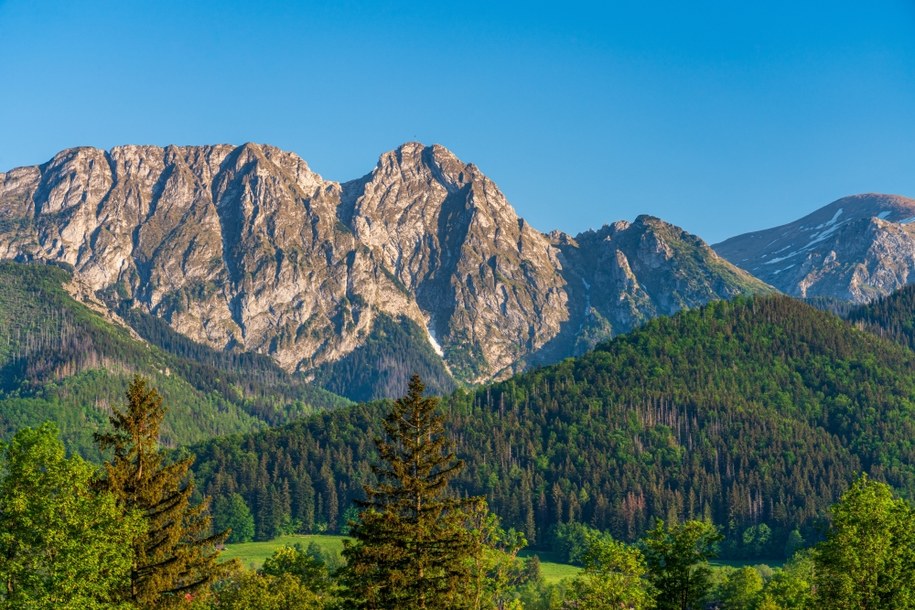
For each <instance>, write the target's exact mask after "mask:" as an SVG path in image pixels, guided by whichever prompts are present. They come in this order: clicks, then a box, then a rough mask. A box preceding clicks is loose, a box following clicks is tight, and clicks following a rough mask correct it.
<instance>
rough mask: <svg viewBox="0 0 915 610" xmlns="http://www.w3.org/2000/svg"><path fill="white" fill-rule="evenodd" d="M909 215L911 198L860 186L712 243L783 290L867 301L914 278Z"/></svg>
mask: <svg viewBox="0 0 915 610" xmlns="http://www.w3.org/2000/svg"><path fill="white" fill-rule="evenodd" d="M913 222H915V200H913V199H909V198H906V197H901V196H899V195H881V194H878V193H866V194H861V195H853V196H850V197H843V198H842V199H839V200H837V201H834V202H832V203H830V204H829V205H827V206H824V207H822V208H820V209H818V210H816V211H814V212H813V213H811V214H808V215H806V216H804V217H803V218H800V219H798V220H796V221H794V222H791V223H788V224H785V225H782V226H779V227H774V228H772V229H765V230H763V231H755V232H753V233H746V234H744V235H738V236H736V237H732V238H730V239H728V240H726V241H723V242H721V243H720V244H717V245H715V246H714V247H715V250H716V251H717V252H718V253H719V254H721V256H723V257H725V258H726V259H728V260H729V261H731V262H732V263H734V264H735V265H738V266H739V267H742V268H743V269H746V270H747V271H749V272H750V273H752V274H753V275H755V276H756V277H758V278H760V279H762V280H763V281H766V282H768V283H770V284H772V285H773V286H775V287H777V288H778V289H780V290H782V291H783V292H785V293H787V294H791V295H795V296H800V297H813V296H828V297H836V298H841V299H846V300H850V301H853V302H866V301H869V300H871V299H873V298H875V297H878V296H882V295H886V294H889V293H890V292H892V291H894V290H896V289H897V288H900V287H902V286H904V285H906V284H908V283H910V282H912V281H913V280H915V224H912V223H913Z"/></svg>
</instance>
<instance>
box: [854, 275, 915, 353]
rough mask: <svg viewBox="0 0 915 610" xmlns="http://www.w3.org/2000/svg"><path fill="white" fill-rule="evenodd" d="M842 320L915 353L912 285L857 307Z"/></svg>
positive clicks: (914, 299)
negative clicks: (914, 350) (899, 344)
mask: <svg viewBox="0 0 915 610" xmlns="http://www.w3.org/2000/svg"><path fill="white" fill-rule="evenodd" d="M844 317H845V318H846V319H847V320H848V321H849V322H851V323H852V324H855V325H856V326H858V327H859V328H863V329H864V330H867V331H868V332H872V333H874V334H876V335H879V336H881V337H885V338H887V339H890V340H891V341H895V342H897V343H901V344H902V345H905V346H906V347H908V348H909V349H915V285H909V286H905V287H903V288H900V289H899V290H897V291H896V292H894V293H892V294H890V295H887V296H885V297H882V298H880V299H877V300H875V301H873V302H872V303H868V304H866V305H861V306H859V307H856V308H854V309H852V310H851V311H849V312H847V313H846V314H845V316H844Z"/></svg>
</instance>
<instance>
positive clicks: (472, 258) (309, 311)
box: [0, 142, 767, 387]
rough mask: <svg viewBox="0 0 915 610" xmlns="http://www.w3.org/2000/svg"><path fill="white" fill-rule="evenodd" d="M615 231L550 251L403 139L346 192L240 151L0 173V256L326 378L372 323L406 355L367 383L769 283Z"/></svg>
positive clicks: (134, 153) (491, 199) (135, 153)
mask: <svg viewBox="0 0 915 610" xmlns="http://www.w3.org/2000/svg"><path fill="white" fill-rule="evenodd" d="M611 229H612V231H611V232H614V234H613V235H612V236H611V235H610V234H607V235H603V233H601V235H602V237H601V238H600V239H596V238H594V237H593V236H591V237H589V235H590V234H587V233H586V234H582V235H580V236H578V237H576V238H574V239H573V238H571V237H567V239H565V240H558V241H557V240H556V239H552V238H551V237H548V236H546V235H544V234H542V233H540V232H538V231H536V230H535V229H533V228H532V227H531V226H530V225H529V224H528V223H527V222H525V221H524V220H523V219H522V218H520V217H519V216H518V214H517V213H516V212H515V210H514V208H512V206H511V205H510V204H509V202H508V201H507V200H506V198H505V196H504V194H503V193H502V192H501V191H500V190H499V188H498V187H497V186H496V184H495V183H494V182H492V181H491V180H490V179H489V178H487V177H486V176H485V174H483V172H482V171H480V169H479V168H477V167H476V166H474V165H473V164H470V163H465V162H464V161H462V160H460V159H459V158H458V157H457V156H455V155H454V154H453V153H451V152H450V151H449V150H447V149H446V148H444V147H443V146H440V145H431V146H427V145H424V144H421V143H417V142H408V143H405V144H403V145H401V146H400V147H398V148H397V149H395V150H393V151H389V152H386V153H384V154H382V155H381V156H380V157H379V160H378V163H377V165H376V166H375V168H374V169H372V170H371V171H370V172H369V173H368V174H366V175H364V176H363V177H362V178H359V179H356V180H352V181H349V182H343V183H339V182H334V181H330V180H325V179H324V178H322V177H321V176H320V175H319V174H317V173H315V172H314V171H312V170H311V169H310V167H309V166H308V164H307V163H306V162H305V161H304V160H303V159H301V158H300V157H299V156H298V155H295V154H294V153H291V152H287V151H283V150H281V149H279V148H275V147H272V146H268V145H263V144H253V143H247V144H243V145H241V146H232V145H225V144H222V145H214V146H166V147H164V148H163V147H157V146H134V145H130V146H118V147H115V148H113V149H111V150H110V151H104V150H100V149H95V148H74V149H69V150H66V151H62V152H61V153H59V154H57V155H55V157H54V158H53V159H51V160H50V161H49V162H48V163H45V164H43V165H40V166H32V167H23V168H17V169H14V170H11V171H9V172H6V173H3V174H0V258H12V259H18V260H42V261H49V262H59V263H67V264H69V265H72V266H73V267H74V269H75V270H76V273H77V274H78V276H79V278H80V280H81V281H83V282H84V283H86V284H87V285H88V286H90V287H91V289H92V290H94V291H95V292H96V293H97V294H98V295H99V296H100V297H101V298H103V299H104V300H106V302H108V303H110V304H112V305H119V306H128V307H132V308H136V309H139V310H141V311H143V312H147V313H151V314H153V315H155V316H158V317H160V318H162V319H163V320H165V321H166V322H168V324H169V325H170V326H171V327H172V328H173V329H174V330H176V331H178V332H180V333H182V334H184V335H186V336H187V337H190V338H191V339H194V340H195V341H199V342H201V343H204V344H206V345H208V346H211V347H214V348H217V349H232V350H234V349H243V350H249V351H256V352H261V353H266V354H269V355H271V356H272V357H273V358H274V359H275V360H276V361H277V362H278V363H279V364H280V365H281V366H283V367H284V368H286V369H287V370H301V371H306V372H308V371H318V370H320V374H321V375H322V376H324V377H326V376H328V375H333V374H335V373H334V372H333V371H328V369H327V367H333V366H337V365H336V364H335V363H340V362H343V361H342V360H341V359H343V358H344V357H347V358H350V357H351V356H353V355H354V354H357V355H358V354H359V353H360V350H363V349H364V348H366V346H367V345H368V344H369V343H372V342H375V343H373V345H376V344H377V342H378V341H381V342H383V341H385V340H390V337H388V339H385V336H387V335H384V333H383V332H382V330H379V329H391V328H402V329H406V330H403V333H405V334H403V335H402V336H401V338H400V339H397V340H398V341H402V342H403V341H406V342H408V343H409V342H410V341H413V342H414V343H415V342H416V341H420V342H421V343H422V346H419V345H415V344H410V345H413V347H410V345H405V346H404V345H402V346H400V347H398V349H397V350H388V352H387V353H386V356H385V357H386V358H388V360H386V361H384V362H381V361H379V362H374V363H373V364H372V365H371V366H374V367H375V369H371V370H382V369H386V370H393V369H398V370H399V368H403V367H404V366H406V365H403V364H400V365H399V364H396V362H395V360H396V358H397V357H398V356H397V353H398V351H404V350H412V349H414V348H416V349H420V348H422V349H424V350H427V351H428V350H429V349H430V348H431V349H432V350H434V352H430V353H432V354H433V356H432V357H434V358H439V359H440V363H441V364H440V365H439V366H441V365H442V364H443V365H444V366H446V367H447V370H448V371H450V374H451V375H453V376H454V377H455V378H456V379H458V380H460V381H468V382H480V381H485V380H488V379H492V378H499V377H503V376H506V375H509V374H511V373H512V372H514V371H517V370H520V369H522V368H524V367H526V366H528V365H530V364H531V363H532V362H546V361H550V360H552V359H556V358H561V357H565V356H567V355H569V354H570V353H572V352H573V351H574V350H579V349H580V348H581V345H588V344H591V343H592V342H593V341H596V340H600V339H603V338H606V337H607V336H609V335H611V334H615V333H619V332H623V331H626V330H629V329H631V328H632V327H633V326H634V325H637V324H639V323H641V322H642V321H643V320H645V319H647V318H648V317H650V316H652V315H657V314H659V313H667V312H671V311H673V310H675V309H677V308H680V307H684V306H693V305H698V304H701V303H704V302H706V301H707V300H709V299H714V298H726V297H729V296H731V295H733V294H736V293H739V292H746V291H760V290H766V289H767V288H766V287H765V286H764V285H763V284H761V283H759V282H754V281H753V280H752V279H751V278H748V276H746V275H745V274H743V273H742V272H740V271H738V270H736V269H735V268H733V267H731V266H730V265H727V264H726V263H724V262H723V261H720V259H717V257H716V258H715V259H713V258H711V257H709V256H708V255H707V254H708V252H706V251H707V250H708V248H707V246H705V244H704V243H703V242H702V241H701V240H699V239H698V238H695V237H694V236H688V234H686V233H684V232H682V231H681V230H679V229H677V228H676V227H671V226H670V225H667V224H666V223H663V222H662V221H659V220H656V219H651V218H649V217H640V218H638V219H636V220H635V221H634V222H633V223H616V224H614V225H612V226H611ZM601 231H602V232H603V231H604V230H603V229H602V230H601ZM686 274H691V275H690V278H691V279H687V275H686ZM585 284H589V285H591V286H594V287H595V288H594V289H593V290H592V289H590V288H585ZM385 320H387V321H386V322H384V323H383V324H380V322H382V321H385ZM392 321H393V322H395V324H393V325H392V324H391V323H390V322H392ZM398 325H399V326H398ZM385 332H387V331H385ZM398 332H400V331H398ZM379 333H382V335H379ZM585 335H586V336H585ZM366 349H367V348H366ZM372 349H376V348H372ZM435 352H437V353H438V354H439V355H435ZM372 353H378V352H377V351H373V352H372ZM391 358H394V359H395V360H390V359H391ZM357 360H358V359H357ZM341 366H342V365H341ZM369 368H371V367H369ZM370 373H371V371H369V373H366V374H370ZM446 374H447V373H446ZM388 386H390V384H388ZM386 387H387V386H386Z"/></svg>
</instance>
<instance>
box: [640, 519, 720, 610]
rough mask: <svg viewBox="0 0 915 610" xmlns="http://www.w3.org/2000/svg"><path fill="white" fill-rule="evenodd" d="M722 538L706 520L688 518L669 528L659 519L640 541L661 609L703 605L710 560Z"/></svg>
mask: <svg viewBox="0 0 915 610" xmlns="http://www.w3.org/2000/svg"><path fill="white" fill-rule="evenodd" d="M721 539H722V536H721V534H720V533H719V532H718V529H717V528H716V527H715V526H714V525H712V524H711V523H708V522H706V521H697V520H691V521H685V522H683V523H680V524H678V525H673V526H670V527H668V526H667V525H665V523H664V522H663V521H660V520H659V521H658V522H657V524H655V526H654V528H652V529H651V530H650V531H649V532H648V534H647V535H646V536H645V538H644V539H643V540H642V542H641V546H642V549H643V552H644V553H645V559H646V561H647V563H648V569H649V572H650V580H651V582H652V584H654V586H655V588H656V590H657V596H656V598H655V600H656V605H657V607H658V608H659V609H660V610H693V609H694V608H700V607H701V606H702V603H703V599H704V598H705V595H706V593H708V590H709V587H710V583H709V576H710V570H709V567H708V560H709V559H711V558H712V557H715V555H716V554H717V545H718V542H720V541H721Z"/></svg>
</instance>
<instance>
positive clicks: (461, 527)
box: [343, 375, 474, 610]
mask: <svg viewBox="0 0 915 610" xmlns="http://www.w3.org/2000/svg"><path fill="white" fill-rule="evenodd" d="M423 391H424V386H423V383H422V381H420V379H419V377H418V376H416V375H414V376H413V377H412V378H411V379H410V383H409V389H408V391H407V394H406V395H405V396H403V397H402V398H400V399H398V400H397V401H396V402H395V403H394V406H393V408H392V409H391V411H390V413H388V414H387V415H386V416H385V418H384V422H383V426H384V438H378V439H375V444H376V447H377V448H378V454H379V457H380V463H378V464H373V465H372V472H374V474H375V476H376V477H377V479H378V484H377V485H374V486H370V485H367V486H365V488H364V489H365V493H366V496H367V498H366V500H364V501H360V502H357V504H358V505H359V506H360V507H361V508H362V512H361V513H360V516H359V519H358V520H357V521H356V522H355V523H354V524H353V526H352V528H351V531H350V535H351V536H352V537H353V538H355V543H354V544H350V545H347V546H346V548H345V549H344V551H343V554H344V556H345V557H346V560H347V567H346V571H345V575H344V579H345V582H346V584H347V586H348V588H349V590H350V594H351V598H352V599H351V603H352V605H353V606H355V607H357V608H366V609H372V610H380V609H387V608H391V609H394V608H396V609H399V610H420V609H427V608H428V609H436V610H448V609H456V608H466V607H468V605H469V604H470V603H471V600H472V595H471V594H470V584H471V578H470V576H471V561H470V558H471V557H470V556H471V553H472V546H473V545H472V539H471V534H470V532H469V531H468V529H467V527H466V526H467V518H468V513H467V509H468V508H469V506H470V504H471V502H473V501H474V500H462V499H460V498H457V497H455V496H454V495H452V494H451V493H450V492H449V490H448V481H449V480H450V479H451V478H453V477H454V476H455V475H457V474H458V473H459V472H460V470H461V469H462V468H463V466H464V464H463V462H462V461H460V460H458V459H456V458H455V456H454V453H452V452H451V451H450V450H449V447H448V444H449V443H448V439H447V438H446V436H445V431H444V419H443V417H442V415H441V414H440V413H439V412H438V399H437V398H428V397H424V396H423Z"/></svg>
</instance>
